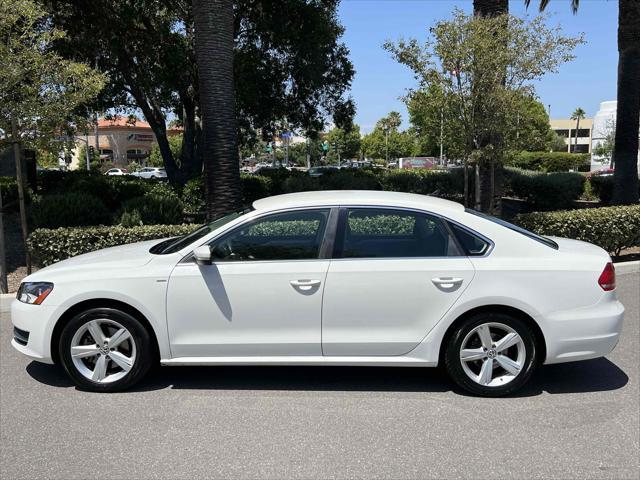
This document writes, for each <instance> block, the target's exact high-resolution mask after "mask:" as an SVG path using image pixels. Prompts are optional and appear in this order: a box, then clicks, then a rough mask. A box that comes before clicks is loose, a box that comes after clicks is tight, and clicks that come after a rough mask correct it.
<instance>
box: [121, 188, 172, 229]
mask: <svg viewBox="0 0 640 480" xmlns="http://www.w3.org/2000/svg"><path fill="white" fill-rule="evenodd" d="M182 216H183V206H182V202H181V201H180V200H179V199H178V198H175V197H173V198H172V197H163V196H160V195H156V194H147V195H145V196H144V197H137V198H132V199H131V200H127V201H126V202H125V203H124V204H123V205H122V211H121V213H120V215H119V219H120V221H119V223H120V224H121V225H124V226H134V225H139V224H140V222H142V224H144V225H175V224H178V223H182Z"/></svg>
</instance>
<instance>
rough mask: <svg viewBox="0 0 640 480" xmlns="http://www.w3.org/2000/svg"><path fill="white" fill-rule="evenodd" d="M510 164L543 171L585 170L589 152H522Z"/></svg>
mask: <svg viewBox="0 0 640 480" xmlns="http://www.w3.org/2000/svg"><path fill="white" fill-rule="evenodd" d="M507 165H508V166H512V167H516V168H522V169H525V170H539V171H543V172H568V171H569V170H573V171H584V169H585V168H587V167H588V166H589V154H588V153H568V152H520V153H517V154H516V155H515V156H514V157H513V158H512V159H511V160H509V161H508V162H507Z"/></svg>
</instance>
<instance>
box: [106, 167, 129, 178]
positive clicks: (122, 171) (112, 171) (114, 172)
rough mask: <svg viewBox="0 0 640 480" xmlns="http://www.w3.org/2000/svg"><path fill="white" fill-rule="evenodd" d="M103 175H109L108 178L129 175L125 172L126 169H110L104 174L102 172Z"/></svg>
mask: <svg viewBox="0 0 640 480" xmlns="http://www.w3.org/2000/svg"><path fill="white" fill-rule="evenodd" d="M104 174H105V175H109V176H113V175H116V176H120V175H129V172H128V171H127V169H126V168H110V169H109V170H107V171H106V172H104Z"/></svg>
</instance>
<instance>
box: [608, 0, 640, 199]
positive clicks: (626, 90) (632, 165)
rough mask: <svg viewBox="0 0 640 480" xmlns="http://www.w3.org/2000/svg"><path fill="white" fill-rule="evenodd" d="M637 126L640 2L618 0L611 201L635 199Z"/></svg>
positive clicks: (639, 110)
mask: <svg viewBox="0 0 640 480" xmlns="http://www.w3.org/2000/svg"><path fill="white" fill-rule="evenodd" d="M639 128H640V2H638V0H620V5H619V12H618V107H617V112H616V137H615V145H614V157H615V165H616V169H615V171H614V190H613V203H614V204H617V205H628V204H633V203H637V202H638V130H639Z"/></svg>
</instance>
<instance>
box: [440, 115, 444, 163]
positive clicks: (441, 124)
mask: <svg viewBox="0 0 640 480" xmlns="http://www.w3.org/2000/svg"><path fill="white" fill-rule="evenodd" d="M443 138H444V108H441V109H440V165H441V166H442V165H444V158H443V157H444V155H443V150H444V148H443Z"/></svg>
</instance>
